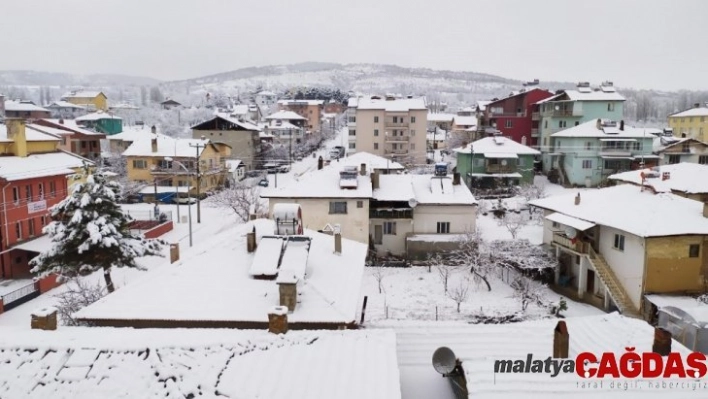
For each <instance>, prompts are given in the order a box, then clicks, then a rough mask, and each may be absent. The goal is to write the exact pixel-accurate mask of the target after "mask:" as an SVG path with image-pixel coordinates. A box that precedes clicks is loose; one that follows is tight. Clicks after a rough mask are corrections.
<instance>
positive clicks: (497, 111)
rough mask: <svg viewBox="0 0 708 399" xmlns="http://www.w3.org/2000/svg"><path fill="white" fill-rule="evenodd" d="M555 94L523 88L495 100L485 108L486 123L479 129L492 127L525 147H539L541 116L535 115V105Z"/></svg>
mask: <svg viewBox="0 0 708 399" xmlns="http://www.w3.org/2000/svg"><path fill="white" fill-rule="evenodd" d="M552 96H553V93H551V92H550V91H547V90H543V89H540V88H523V89H521V90H519V91H514V92H512V93H510V94H509V96H507V97H505V98H502V99H499V100H494V101H492V102H491V103H489V104H487V106H486V107H485V112H484V118H482V120H483V121H484V122H486V123H480V124H479V127H492V128H495V129H497V130H499V131H500V132H501V134H502V135H503V136H505V137H509V138H511V139H512V140H514V141H516V142H517V143H521V144H523V145H530V146H537V145H538V142H537V141H538V125H539V119H540V118H539V115H538V114H537V113H536V114H534V113H533V106H534V104H535V103H537V102H538V101H541V100H545V99H546V98H549V97H552Z"/></svg>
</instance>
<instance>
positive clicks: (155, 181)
mask: <svg viewBox="0 0 708 399" xmlns="http://www.w3.org/2000/svg"><path fill="white" fill-rule="evenodd" d="M152 183H153V185H154V187H155V203H156V204H157V178H153V179H152Z"/></svg>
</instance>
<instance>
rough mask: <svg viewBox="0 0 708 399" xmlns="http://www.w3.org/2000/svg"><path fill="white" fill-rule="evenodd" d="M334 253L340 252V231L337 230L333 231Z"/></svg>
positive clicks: (339, 253)
mask: <svg viewBox="0 0 708 399" xmlns="http://www.w3.org/2000/svg"><path fill="white" fill-rule="evenodd" d="M334 253H335V254H338V255H341V253H342V233H341V232H339V231H337V232H336V233H334Z"/></svg>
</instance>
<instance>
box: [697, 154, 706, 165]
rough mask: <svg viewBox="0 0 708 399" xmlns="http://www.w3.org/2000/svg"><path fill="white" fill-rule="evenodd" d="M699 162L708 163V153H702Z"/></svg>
mask: <svg viewBox="0 0 708 399" xmlns="http://www.w3.org/2000/svg"><path fill="white" fill-rule="evenodd" d="M698 163H699V164H701V165H708V155H701V156H699V157H698Z"/></svg>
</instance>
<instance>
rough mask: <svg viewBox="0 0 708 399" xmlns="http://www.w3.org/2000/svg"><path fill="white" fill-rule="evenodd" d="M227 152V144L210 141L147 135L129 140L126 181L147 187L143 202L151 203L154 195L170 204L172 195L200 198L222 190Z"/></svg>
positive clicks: (144, 191)
mask: <svg viewBox="0 0 708 399" xmlns="http://www.w3.org/2000/svg"><path fill="white" fill-rule="evenodd" d="M230 150H231V148H230V147H228V146H227V145H224V144H221V143H214V142H211V141H210V140H198V139H174V138H172V137H169V136H163V135H157V136H156V135H149V136H148V137H146V138H142V139H137V140H135V141H133V143H132V144H131V145H130V146H129V147H128V149H127V150H125V151H124V152H123V156H124V157H126V158H127V165H128V166H127V169H128V170H127V172H128V173H127V174H128V179H129V180H131V181H135V182H140V183H144V184H149V186H148V187H146V188H145V189H144V190H143V191H141V193H142V194H143V195H144V196H145V197H146V198H144V199H145V200H146V201H154V198H155V194H157V197H158V199H159V200H161V201H170V200H173V199H174V196H175V193H179V196H180V197H187V195H188V194H189V195H190V196H196V195H197V194H199V195H200V196H202V197H203V196H204V195H205V193H206V192H208V191H213V190H215V189H218V188H221V187H223V184H224V180H225V177H226V168H225V163H224V161H225V159H226V158H227V157H228V156H229V155H230V152H231V151H230ZM197 160H198V163H197ZM197 171H198V172H199V176H200V178H199V180H200V184H199V188H197V185H198V183H197V180H198V179H197V176H196V174H197Z"/></svg>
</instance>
